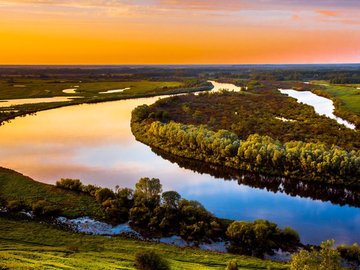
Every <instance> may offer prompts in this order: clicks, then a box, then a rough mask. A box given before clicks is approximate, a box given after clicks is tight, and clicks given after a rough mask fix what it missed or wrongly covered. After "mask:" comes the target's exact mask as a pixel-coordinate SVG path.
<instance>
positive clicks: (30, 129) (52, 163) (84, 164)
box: [0, 97, 360, 244]
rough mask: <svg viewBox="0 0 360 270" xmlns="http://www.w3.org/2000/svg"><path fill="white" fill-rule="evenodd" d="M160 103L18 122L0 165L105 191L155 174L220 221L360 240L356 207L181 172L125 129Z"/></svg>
mask: <svg viewBox="0 0 360 270" xmlns="http://www.w3.org/2000/svg"><path fill="white" fill-rule="evenodd" d="M157 99H158V98H157V97H155V98H154V97H153V98H142V99H131V100H122V101H115V102H107V103H99V104H91V105H79V106H72V107H64V108H59V109H54V110H49V111H43V112H39V113H37V114H36V115H31V116H26V117H20V118H16V119H14V120H12V121H11V122H10V123H7V124H5V125H3V126H1V127H0V164H1V166H3V167H7V168H11V169H14V170H16V171H19V172H21V173H23V174H25V175H28V176H30V177H32V178H34V179H36V180H38V181H42V182H45V183H55V181H56V180H58V179H60V178H64V177H69V178H78V179H81V180H82V181H83V182H84V183H86V184H88V183H92V184H97V185H100V186H104V187H110V188H113V187H115V185H120V186H122V187H134V185H135V183H136V182H137V181H138V179H139V178H141V177H156V178H160V180H161V182H162V184H163V190H164V191H165V190H176V191H178V192H179V193H180V194H181V195H182V196H183V197H185V198H187V199H194V200H198V201H200V202H201V203H202V204H203V205H204V206H205V207H206V208H207V209H208V210H209V211H211V212H213V213H214V214H215V215H216V216H218V217H222V218H231V219H240V220H249V221H251V220H254V219H258V218H263V219H268V220H270V221H273V222H276V223H278V224H279V225H280V226H281V227H284V226H291V227H293V228H294V229H296V230H297V231H298V232H299V233H300V236H301V240H302V241H303V242H304V243H314V244H319V243H320V242H321V241H322V240H325V239H335V240H336V241H337V243H338V244H339V243H347V244H349V243H353V242H354V241H357V242H360V210H359V208H356V207H350V206H347V205H345V206H339V205H334V204H332V203H330V202H323V201H320V200H314V199H311V198H301V197H300V196H295V194H297V193H296V192H295V194H294V193H293V192H289V193H292V194H293V196H290V195H287V194H285V193H284V192H281V190H282V189H283V187H282V185H283V184H280V186H279V187H280V188H279V190H280V191H279V192H276V193H274V192H271V191H267V188H263V189H258V188H253V187H250V186H247V185H244V184H238V182H237V181H224V179H223V178H221V177H218V178H216V177H213V176H211V175H210V174H208V173H202V174H201V173H198V172H195V171H192V170H191V169H184V168H181V167H180V166H179V165H177V164H176V163H171V162H170V161H168V160H167V159H163V158H162V157H160V156H158V155H157V154H155V153H154V152H152V151H151V149H150V147H148V146H146V145H144V144H142V143H139V142H137V141H136V140H135V138H134V136H133V135H132V133H131V130H130V116H131V111H132V109H134V108H135V107H136V106H138V105H141V104H152V103H153V102H155V101H156V100H157ZM297 188H299V187H297ZM314 190H315V192H318V190H319V189H318V188H315V189H314ZM344 193H345V194H347V191H345V192H344ZM300 194H301V193H300ZM315 197H316V196H315ZM320 197H321V196H320ZM355 201H356V202H357V201H358V200H355ZM355 205H356V203H355Z"/></svg>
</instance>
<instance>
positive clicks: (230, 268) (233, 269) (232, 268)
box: [225, 260, 239, 270]
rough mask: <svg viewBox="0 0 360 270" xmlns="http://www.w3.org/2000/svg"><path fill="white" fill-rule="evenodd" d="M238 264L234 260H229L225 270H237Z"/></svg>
mask: <svg viewBox="0 0 360 270" xmlns="http://www.w3.org/2000/svg"><path fill="white" fill-rule="evenodd" d="M238 269H239V268H238V264H237V261H236V260H231V261H229V262H228V263H227V266H226V268H225V270H238Z"/></svg>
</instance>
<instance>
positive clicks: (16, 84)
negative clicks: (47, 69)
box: [0, 79, 211, 124]
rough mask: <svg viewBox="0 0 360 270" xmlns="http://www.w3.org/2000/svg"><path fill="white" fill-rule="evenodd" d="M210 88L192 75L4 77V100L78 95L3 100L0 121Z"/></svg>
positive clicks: (1, 87) (0, 84)
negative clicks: (177, 78) (105, 78)
mask: <svg viewBox="0 0 360 270" xmlns="http://www.w3.org/2000/svg"><path fill="white" fill-rule="evenodd" d="M127 88H130V89H127ZM65 89H75V93H72V94H66V93H64V92H63V90H65ZM116 89H125V90H124V91H122V92H117V93H107V94H100V93H99V92H104V91H108V90H116ZM210 89H211V85H210V84H208V83H207V82H206V81H197V80H191V79H188V80H184V81H149V80H139V81H101V80H100V81H96V80H89V79H88V80H87V81H79V80H76V81H72V80H64V81H63V80H45V79H43V80H40V79H16V80H4V79H3V80H0V90H1V91H0V100H6V99H27V98H51V97H69V98H71V97H77V98H74V99H72V100H69V101H65V102H55V101H54V102H51V103H50V102H49V103H44V102H43V103H35V104H22V105H16V106H11V107H6V103H3V102H0V124H1V123H2V122H4V121H7V120H10V119H13V118H15V117H18V116H23V115H26V114H31V113H35V112H38V111H43V110H49V109H54V108H59V107H64V106H71V105H78V104H83V103H98V102H106V101H114V100H121V99H130V98H142V97H153V96H158V95H159V96H160V95H169V94H177V93H188V92H195V91H205V90H210Z"/></svg>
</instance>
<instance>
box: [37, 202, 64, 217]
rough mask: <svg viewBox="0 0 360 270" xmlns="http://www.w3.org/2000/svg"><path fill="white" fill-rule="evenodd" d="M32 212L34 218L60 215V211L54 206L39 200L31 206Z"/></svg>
mask: <svg viewBox="0 0 360 270" xmlns="http://www.w3.org/2000/svg"><path fill="white" fill-rule="evenodd" d="M31 208H32V211H33V213H34V215H36V216H54V215H58V214H60V213H61V210H60V209H59V208H57V207H56V206H55V205H52V204H51V203H50V202H48V201H45V200H40V201H37V202H35V203H33V205H32V207H31Z"/></svg>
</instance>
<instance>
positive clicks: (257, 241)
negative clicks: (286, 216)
mask: <svg viewBox="0 0 360 270" xmlns="http://www.w3.org/2000/svg"><path fill="white" fill-rule="evenodd" d="M288 231H289V229H287V230H286V231H285V230H284V231H282V230H280V229H279V228H278V227H277V225H276V224H274V223H271V222H269V221H266V220H255V221H254V222H253V223H251V222H245V221H234V222H233V223H231V224H230V226H229V227H228V228H227V231H226V235H227V236H228V238H229V240H230V247H229V251H230V252H233V253H238V254H245V255H252V256H257V257H263V256H264V255H265V253H267V254H270V255H272V254H273V250H274V249H279V248H281V249H283V250H288V248H290V247H291V248H294V247H295V246H298V245H299V243H300V240H299V239H298V241H297V242H295V241H294V242H293V243H292V244H291V245H290V244H289V243H288V242H287V240H288V239H287V237H285V235H288V233H289V232H288Z"/></svg>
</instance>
